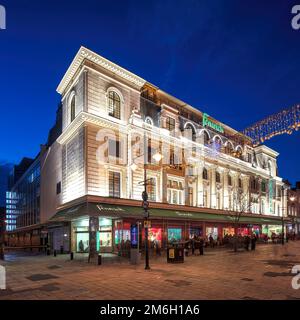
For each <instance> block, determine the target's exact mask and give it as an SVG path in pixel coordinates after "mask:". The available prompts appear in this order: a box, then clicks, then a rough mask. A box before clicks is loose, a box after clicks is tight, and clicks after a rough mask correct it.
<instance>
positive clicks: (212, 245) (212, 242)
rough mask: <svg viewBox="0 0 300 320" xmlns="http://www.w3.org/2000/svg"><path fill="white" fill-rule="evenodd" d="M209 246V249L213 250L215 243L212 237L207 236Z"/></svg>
mask: <svg viewBox="0 0 300 320" xmlns="http://www.w3.org/2000/svg"><path fill="white" fill-rule="evenodd" d="M209 244H210V246H211V248H213V247H214V246H215V241H214V238H213V236H212V235H210V236H209Z"/></svg>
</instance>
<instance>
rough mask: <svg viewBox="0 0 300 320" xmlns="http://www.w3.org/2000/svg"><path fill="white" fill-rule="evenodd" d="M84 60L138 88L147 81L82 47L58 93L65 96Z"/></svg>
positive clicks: (58, 88) (63, 79) (59, 86)
mask: <svg viewBox="0 0 300 320" xmlns="http://www.w3.org/2000/svg"><path fill="white" fill-rule="evenodd" d="M84 60H89V61H91V62H93V63H95V64H97V65H99V66H100V67H102V68H104V69H106V70H107V71H109V72H111V73H114V74H115V75H117V76H119V77H120V78H123V79H124V80H126V81H128V82H131V83H133V84H134V85H135V86H137V87H142V86H143V85H144V84H145V83H146V81H145V80H144V79H142V78H140V77H138V76H136V75H135V74H133V73H132V72H130V71H128V70H126V69H124V68H122V67H120V66H118V65H117V64H115V63H113V62H111V61H109V60H107V59H105V58H103V57H102V56H100V55H98V54H97V53H95V52H93V51H91V50H89V49H87V48H85V47H82V46H81V47H80V49H79V51H78V52H77V54H76V56H75V58H74V60H73V61H72V63H71V65H70V66H69V68H68V70H67V72H66V73H65V75H64V77H63V78H62V80H61V82H60V84H59V85H58V87H57V89H56V91H57V92H58V93H60V94H63V92H64V91H65V89H66V88H67V86H68V84H69V83H70V82H71V81H72V78H73V77H74V75H75V74H76V72H77V71H78V70H79V68H80V66H81V65H82V63H83V61H84Z"/></svg>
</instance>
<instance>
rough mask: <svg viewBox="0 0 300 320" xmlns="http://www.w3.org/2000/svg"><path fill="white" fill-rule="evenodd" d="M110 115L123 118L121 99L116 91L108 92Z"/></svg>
mask: <svg viewBox="0 0 300 320" xmlns="http://www.w3.org/2000/svg"><path fill="white" fill-rule="evenodd" d="M108 115H110V116H111V117H114V118H117V119H121V99H120V96H119V95H118V94H117V93H116V92H115V91H109V93H108Z"/></svg>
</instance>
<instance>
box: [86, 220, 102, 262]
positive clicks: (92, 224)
mask: <svg viewBox="0 0 300 320" xmlns="http://www.w3.org/2000/svg"><path fill="white" fill-rule="evenodd" d="M97 231H99V218H98V217H90V218H89V245H90V250H89V259H88V261H89V262H90V261H93V260H94V259H95V258H96V255H97V243H96V241H97Z"/></svg>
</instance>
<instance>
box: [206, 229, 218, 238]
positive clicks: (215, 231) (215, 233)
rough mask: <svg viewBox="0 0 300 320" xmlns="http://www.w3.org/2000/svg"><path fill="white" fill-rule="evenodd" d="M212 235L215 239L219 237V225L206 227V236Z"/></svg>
mask: <svg viewBox="0 0 300 320" xmlns="http://www.w3.org/2000/svg"><path fill="white" fill-rule="evenodd" d="M210 236H212V237H213V239H214V240H217V239H218V228H217V227H207V228H206V237H208V238H209V237H210Z"/></svg>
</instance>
